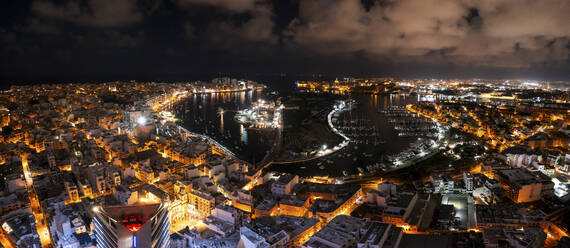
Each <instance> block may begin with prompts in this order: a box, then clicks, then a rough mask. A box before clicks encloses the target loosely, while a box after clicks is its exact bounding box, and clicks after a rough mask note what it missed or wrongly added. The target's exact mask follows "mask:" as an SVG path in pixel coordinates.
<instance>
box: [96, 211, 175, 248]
mask: <svg viewBox="0 0 570 248" xmlns="http://www.w3.org/2000/svg"><path fill="white" fill-rule="evenodd" d="M93 216H94V218H93V223H94V225H95V238H96V240H97V247H102V248H123V247H124V248H127V247H129V248H131V247H152V248H166V247H169V228H170V225H169V220H168V203H163V204H150V205H131V206H108V207H98V206H95V207H93Z"/></svg>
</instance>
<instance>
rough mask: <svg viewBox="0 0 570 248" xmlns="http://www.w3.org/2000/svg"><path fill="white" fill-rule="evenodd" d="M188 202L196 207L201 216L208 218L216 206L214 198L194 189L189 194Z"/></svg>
mask: <svg viewBox="0 0 570 248" xmlns="http://www.w3.org/2000/svg"><path fill="white" fill-rule="evenodd" d="M188 200H189V202H190V204H191V205H194V207H195V208H196V211H198V213H199V214H200V216H203V217H206V216H209V215H210V214H211V213H212V209H213V208H214V207H215V206H216V200H215V199H214V197H213V196H211V195H210V194H208V193H205V192H202V191H200V190H196V189H192V190H190V192H189V195H188Z"/></svg>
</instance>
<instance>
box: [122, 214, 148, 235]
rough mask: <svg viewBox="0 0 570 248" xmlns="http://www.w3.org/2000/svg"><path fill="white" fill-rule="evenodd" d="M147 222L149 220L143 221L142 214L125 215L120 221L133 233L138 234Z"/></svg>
mask: <svg viewBox="0 0 570 248" xmlns="http://www.w3.org/2000/svg"><path fill="white" fill-rule="evenodd" d="M147 221H148V220H147V219H143V217H142V215H141V214H133V215H123V219H122V220H120V221H119V223H121V224H123V226H125V227H126V228H127V229H129V230H130V231H131V232H137V231H138V230H139V229H140V228H141V227H142V225H144V223H146V222H147ZM133 242H135V241H133Z"/></svg>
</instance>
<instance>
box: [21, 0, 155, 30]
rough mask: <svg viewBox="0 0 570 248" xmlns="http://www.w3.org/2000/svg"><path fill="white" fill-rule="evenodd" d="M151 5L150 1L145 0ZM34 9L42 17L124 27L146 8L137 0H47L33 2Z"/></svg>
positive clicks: (85, 23) (82, 23)
mask: <svg viewBox="0 0 570 248" xmlns="http://www.w3.org/2000/svg"><path fill="white" fill-rule="evenodd" d="M143 4H146V5H144V7H147V8H148V7H149V6H148V2H143ZM31 9H32V11H33V12H34V13H35V14H37V15H39V16H42V17H46V18H53V19H57V20H62V21H66V22H70V23H75V24H78V25H85V26H95V27H103V28H105V27H123V26H128V25H132V24H134V23H138V22H140V21H141V20H142V18H143V16H144V13H143V11H144V10H152V7H151V9H141V8H140V7H139V5H138V4H137V1H136V0H88V1H86V2H80V1H73V0H68V1H64V2H63V3H54V2H50V1H46V0H36V1H34V2H32V6H31Z"/></svg>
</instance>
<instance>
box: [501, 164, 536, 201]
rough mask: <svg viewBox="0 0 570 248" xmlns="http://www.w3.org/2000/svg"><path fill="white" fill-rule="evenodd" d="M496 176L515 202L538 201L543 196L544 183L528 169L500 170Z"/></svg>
mask: <svg viewBox="0 0 570 248" xmlns="http://www.w3.org/2000/svg"><path fill="white" fill-rule="evenodd" d="M496 178H497V179H498V180H499V182H501V184H502V185H503V187H504V188H505V190H506V195H507V196H508V197H509V198H511V200H513V201H514V202H531V201H538V200H540V198H541V192H542V184H541V183H540V181H539V180H538V179H537V178H536V177H535V176H534V175H533V174H532V173H530V172H529V171H527V170H526V169H521V168H516V169H510V170H499V171H497V173H496Z"/></svg>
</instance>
